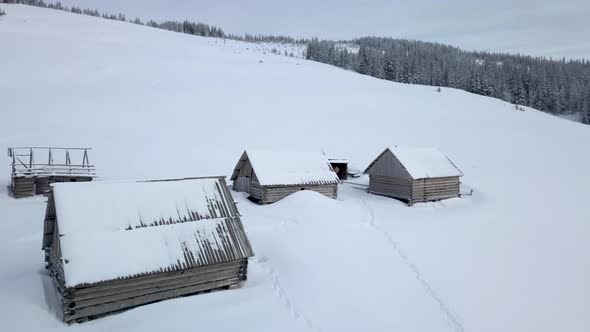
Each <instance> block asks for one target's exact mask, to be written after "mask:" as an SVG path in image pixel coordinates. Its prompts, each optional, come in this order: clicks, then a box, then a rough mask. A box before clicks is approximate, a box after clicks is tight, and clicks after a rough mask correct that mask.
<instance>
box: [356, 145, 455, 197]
mask: <svg viewBox="0 0 590 332" xmlns="http://www.w3.org/2000/svg"><path fill="white" fill-rule="evenodd" d="M365 173H367V174H369V192H371V193H373V194H376V195H382V196H387V197H393V198H396V199H400V200H402V201H404V202H407V203H408V205H412V204H413V203H420V202H429V201H437V200H442V199H447V198H452V197H458V196H459V187H460V180H459V178H460V177H461V176H463V173H461V171H460V170H459V169H458V168H457V167H456V166H455V164H453V163H452V162H451V160H450V159H449V158H447V157H446V156H445V155H444V154H442V153H441V152H439V151H438V150H436V149H433V148H397V147H396V148H393V149H389V148H387V149H385V151H383V152H382V153H381V154H380V155H379V156H378V157H377V158H376V159H375V160H374V161H373V162H372V163H371V164H370V165H369V166H368V167H367V169H366V170H365Z"/></svg>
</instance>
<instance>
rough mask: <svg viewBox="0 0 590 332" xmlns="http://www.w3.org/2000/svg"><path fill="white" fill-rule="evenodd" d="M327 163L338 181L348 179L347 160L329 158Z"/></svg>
mask: <svg viewBox="0 0 590 332" xmlns="http://www.w3.org/2000/svg"><path fill="white" fill-rule="evenodd" d="M328 162H329V163H330V166H332V169H333V170H334V172H336V174H338V178H339V179H340V180H346V179H348V159H343V158H330V159H328Z"/></svg>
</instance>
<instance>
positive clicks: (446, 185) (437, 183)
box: [412, 176, 460, 203]
mask: <svg viewBox="0 0 590 332" xmlns="http://www.w3.org/2000/svg"><path fill="white" fill-rule="evenodd" d="M459 187H460V180H459V177H458V176H453V177H442V178H429V179H419V180H414V182H413V186H412V202H414V203H417V202H428V201H437V200H441V199H446V198H451V197H458V196H459Z"/></svg>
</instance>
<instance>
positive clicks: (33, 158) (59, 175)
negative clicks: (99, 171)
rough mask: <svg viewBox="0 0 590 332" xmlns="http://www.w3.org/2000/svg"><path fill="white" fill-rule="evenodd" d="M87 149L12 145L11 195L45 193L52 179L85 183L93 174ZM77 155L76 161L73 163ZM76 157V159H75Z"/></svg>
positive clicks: (20, 196)
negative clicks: (77, 159)
mask: <svg viewBox="0 0 590 332" xmlns="http://www.w3.org/2000/svg"><path fill="white" fill-rule="evenodd" d="M89 150H90V148H60V147H15V148H9V149H8V156H9V157H10V158H11V170H12V173H11V184H10V190H11V192H12V195H13V197H14V198H22V197H31V196H35V195H42V194H46V193H47V191H48V190H49V189H50V185H51V184H52V183H55V182H86V181H92V180H93V179H94V178H95V177H96V173H95V168H94V166H93V165H91V164H90V162H89V159H88V151H89ZM76 157H78V158H79V159H80V161H79V162H74V163H72V159H73V158H76ZM74 160H75V159H74Z"/></svg>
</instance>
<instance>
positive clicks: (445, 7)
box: [53, 0, 590, 59]
mask: <svg viewBox="0 0 590 332" xmlns="http://www.w3.org/2000/svg"><path fill="white" fill-rule="evenodd" d="M53 2H55V1H53ZM61 3H63V4H64V5H66V6H78V7H83V8H86V7H87V8H98V9H99V10H101V11H108V12H114V13H118V12H122V13H125V14H127V15H128V16H132V17H135V16H139V17H142V18H145V19H155V20H177V19H188V20H193V21H202V22H207V23H210V24H214V25H217V26H221V27H223V29H225V30H226V31H227V32H232V33H240V34H243V33H254V34H258V33H261V34H281V35H289V36H294V37H314V36H318V37H320V38H325V39H351V38H356V37H360V36H369V35H372V36H391V37H398V38H408V39H418V40H425V41H436V42H442V43H445V44H451V45H456V46H459V47H461V48H462V49H466V50H483V51H490V52H508V53H520V54H531V55H536V56H545V57H553V58H554V59H561V58H562V57H567V58H585V59H590V41H589V40H588V38H587V36H588V33H590V27H589V26H588V24H587V14H588V10H589V7H588V6H589V5H588V1H587V0H564V1H552V0H519V1H516V2H515V1H512V0H495V1H488V2H481V1H478V2H475V1H465V0H447V1H445V2H444V3H441V2H440V1H436V0H420V1H412V2H409V1H399V0H398V1H368V2H359V1H351V0H337V1H336V0H323V1H321V3H318V2H317V1H315V0H299V1H280V0H250V1H248V6H244V5H243V4H242V1H239V0H217V1H216V2H215V3H214V4H213V3H209V2H207V1H193V0H174V1H173V3H172V4H171V2H170V0H126V1H120V0H61ZM507 9H509V10H507ZM478 13H485V15H481V14H480V15H478ZM416 18H419V20H417V19H416Z"/></svg>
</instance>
